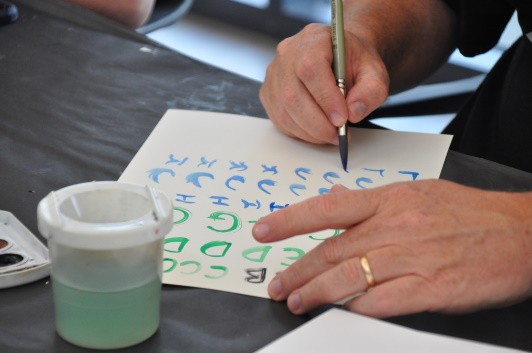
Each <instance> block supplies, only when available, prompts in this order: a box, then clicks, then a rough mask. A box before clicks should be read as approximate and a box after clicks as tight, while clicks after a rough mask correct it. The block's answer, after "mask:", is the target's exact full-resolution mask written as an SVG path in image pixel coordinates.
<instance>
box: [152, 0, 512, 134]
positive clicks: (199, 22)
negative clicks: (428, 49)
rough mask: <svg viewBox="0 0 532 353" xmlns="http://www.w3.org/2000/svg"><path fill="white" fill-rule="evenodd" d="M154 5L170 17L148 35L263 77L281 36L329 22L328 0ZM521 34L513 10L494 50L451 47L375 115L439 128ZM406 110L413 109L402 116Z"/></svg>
mask: <svg viewBox="0 0 532 353" xmlns="http://www.w3.org/2000/svg"><path fill="white" fill-rule="evenodd" d="M176 7H181V9H180V11H175V8H176ZM155 11H156V13H154V18H160V17H165V16H166V17H167V18H168V20H167V21H166V22H165V23H163V24H162V25H160V26H156V27H155V28H150V29H149V31H148V32H147V35H148V36H149V37H151V38H152V39H153V40H155V41H158V42H160V43H162V44H164V45H166V46H168V47H170V48H172V49H174V50H176V51H179V52H181V53H183V54H185V55H187V56H190V57H192V58H195V59H197V60H199V61H203V62H206V63H208V64H211V65H213V66H216V67H219V68H222V69H224V70H227V71H230V72H233V73H236V74H239V75H242V76H245V77H248V78H250V79H253V80H256V81H260V82H261V81H263V79H264V75H265V71H266V67H267V66H268V64H269V63H270V61H271V60H272V59H273V57H274V55H275V48H276V46H277V43H278V42H279V41H280V40H282V39H283V38H286V37H289V36H291V35H293V34H295V33H297V32H298V31H299V30H301V29H302V28H303V27H304V26H305V25H306V24H308V23H310V22H320V23H326V24H327V23H329V22H330V0H157V5H156V9H155ZM157 11H159V13H157ZM172 12H173V15H172ZM172 16H173V18H172ZM163 22H164V21H163ZM520 35H521V29H520V28H519V26H518V23H517V20H516V16H514V17H513V18H512V20H511V21H510V23H509V25H508V27H507V29H506V31H505V32H504V34H503V36H502V38H501V40H500V42H499V44H498V45H497V46H496V47H495V48H494V49H493V50H491V51H490V52H488V53H486V54H483V55H479V56H476V57H474V58H466V57H463V56H462V55H461V54H460V53H459V52H458V51H456V52H455V53H453V54H452V56H451V57H450V59H449V63H448V64H447V65H446V66H445V67H444V68H442V70H440V72H437V73H436V74H435V75H434V77H432V78H430V79H429V80H427V82H426V85H423V86H421V87H419V88H416V89H414V90H411V91H407V92H405V93H403V94H400V95H397V96H395V97H394V96H392V97H390V99H389V101H388V102H387V103H386V105H385V107H384V108H383V109H381V110H380V111H379V112H377V113H376V114H375V120H374V122H375V123H377V124H379V125H382V126H385V127H387V128H391V129H395V130H404V131H418V132H431V133H439V132H441V131H442V129H443V128H444V127H445V126H446V125H447V124H448V123H449V122H450V121H451V119H452V117H453V115H454V112H455V111H456V110H457V109H458V108H459V106H460V105H461V104H462V103H463V101H464V100H465V99H466V98H467V96H468V95H469V94H470V93H471V92H472V91H474V89H475V88H476V87H477V86H478V84H479V83H480V81H481V80H482V77H483V76H484V74H485V73H486V72H488V71H489V70H490V68H491V67H492V66H493V65H494V63H495V62H496V61H497V59H498V58H499V57H500V55H501V53H502V52H503V51H504V50H505V49H506V48H508V47H509V46H510V45H511V44H512V43H513V41H514V40H515V39H516V38H517V37H519V36H520ZM442 99H445V100H446V101H445V102H444V104H441V100H442ZM437 101H440V104H439V105H438V104H437ZM413 104H415V105H414V106H413ZM442 106H443V107H444V108H442ZM405 112H409V113H408V114H406V115H410V114H412V115H415V116H414V117H410V116H409V117H404V115H405ZM398 117H400V118H398ZM420 117H423V119H420ZM390 118H391V119H390Z"/></svg>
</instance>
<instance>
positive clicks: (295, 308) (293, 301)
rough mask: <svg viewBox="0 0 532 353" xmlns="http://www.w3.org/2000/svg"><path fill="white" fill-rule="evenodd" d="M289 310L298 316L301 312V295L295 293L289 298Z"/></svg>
mask: <svg viewBox="0 0 532 353" xmlns="http://www.w3.org/2000/svg"><path fill="white" fill-rule="evenodd" d="M287 304H288V308H289V309H290V311H291V312H293V313H295V314H297V313H298V312H299V310H300V309H301V296H300V295H299V293H293V294H292V295H290V296H289V297H288V301H287Z"/></svg>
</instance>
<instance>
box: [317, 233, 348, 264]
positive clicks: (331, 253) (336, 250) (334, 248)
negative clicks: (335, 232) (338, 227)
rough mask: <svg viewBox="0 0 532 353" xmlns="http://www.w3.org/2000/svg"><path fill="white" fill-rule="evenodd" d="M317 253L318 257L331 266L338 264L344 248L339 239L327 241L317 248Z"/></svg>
mask: <svg viewBox="0 0 532 353" xmlns="http://www.w3.org/2000/svg"><path fill="white" fill-rule="evenodd" d="M316 251H317V252H318V257H319V258H322V259H323V260H324V261H325V263H327V264H329V265H335V264H337V263H338V262H340V259H341V258H342V247H341V246H340V244H339V242H338V241H337V238H329V239H327V240H326V241H324V242H323V243H322V244H320V245H319V246H318V247H317V248H316Z"/></svg>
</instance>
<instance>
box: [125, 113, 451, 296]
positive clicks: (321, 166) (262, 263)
mask: <svg viewBox="0 0 532 353" xmlns="http://www.w3.org/2000/svg"><path fill="white" fill-rule="evenodd" d="M351 133H352V139H351V143H350V146H349V161H348V171H349V172H348V173H347V172H345V171H344V170H343V169H342V166H341V163H340V156H339V152H338V147H335V146H316V145H311V144H308V143H305V142H301V141H297V140H295V139H292V138H289V137H287V136H285V135H283V134H281V133H280V132H278V131H277V130H276V129H275V128H274V126H273V124H272V123H271V122H270V121H269V120H266V119H259V118H252V117H243V116H237V115H231V114H223V113H212V112H199V111H186V110H169V111H167V113H166V114H165V115H164V117H163V118H162V119H161V121H160V122H159V124H158V125H157V126H156V127H155V129H154V131H153V132H152V134H151V135H150V136H149V138H148V139H147V140H146V142H145V143H144V145H143V146H142V148H141V149H140V150H139V152H138V153H137V155H136V156H135V157H134V159H133V160H132V162H131V163H130V164H129V166H128V167H127V168H126V170H125V171H124V173H123V174H122V176H121V177H120V179H119V180H120V181H123V182H130V183H135V184H142V185H145V184H148V185H150V186H153V187H156V188H158V189H160V190H162V191H164V192H166V193H167V194H168V195H169V196H170V197H171V199H172V200H173V202H174V206H175V208H174V209H175V213H174V220H175V226H174V228H173V230H172V231H171V232H170V233H169V234H168V235H167V237H166V240H165V241H166V244H165V260H164V264H163V270H164V276H163V281H164V283H167V284H176V285H185V286H193V287H203V288H210V289H217V290H224V291H229V292H236V293H241V294H247V295H253V296H259V297H267V291H266V288H267V284H268V282H269V281H270V280H271V279H272V278H273V277H274V275H275V274H276V273H277V272H280V271H282V270H283V269H285V268H286V267H287V266H289V265H290V264H292V263H293V262H294V261H296V260H297V259H298V258H300V257H301V256H302V255H303V254H304V253H306V252H307V251H308V250H310V249H311V248H313V247H315V246H316V245H317V244H318V243H319V242H321V241H322V240H323V239H326V238H328V237H331V236H335V235H337V234H338V233H339V231H337V230H334V229H333V230H328V231H323V232H320V233H316V234H309V235H305V236H299V237H296V238H292V239H287V240H284V241H282V242H277V243H273V244H260V243H257V242H256V241H255V240H253V238H252V236H251V228H252V226H253V223H254V222H256V221H257V220H258V219H259V218H260V217H262V216H264V215H266V214H268V213H270V212H272V211H274V210H276V209H278V208H280V207H285V206H286V205H288V204H292V203H295V202H298V201H301V200H303V199H305V198H308V197H311V196H315V195H318V194H320V193H325V192H328V190H329V189H330V187H331V186H332V185H333V184H334V183H338V184H342V185H344V186H346V187H349V188H352V189H361V188H369V187H376V186H380V185H385V184H389V183H392V182H397V181H409V180H414V179H415V180H420V179H427V178H438V177H439V175H440V172H441V168H442V166H443V161H444V159H445V156H446V154H447V150H448V148H449V144H450V141H451V136H446V135H432V134H417V133H404V132H395V131H385V130H366V129H351Z"/></svg>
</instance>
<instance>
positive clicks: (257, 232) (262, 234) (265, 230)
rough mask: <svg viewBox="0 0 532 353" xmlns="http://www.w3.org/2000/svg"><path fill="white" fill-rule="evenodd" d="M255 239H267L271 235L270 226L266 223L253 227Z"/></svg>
mask: <svg viewBox="0 0 532 353" xmlns="http://www.w3.org/2000/svg"><path fill="white" fill-rule="evenodd" d="M252 232H253V237H254V238H255V239H256V240H263V239H266V237H267V236H268V234H269V233H270V226H269V225H267V224H265V223H257V224H255V226H254V227H253V231H252Z"/></svg>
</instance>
